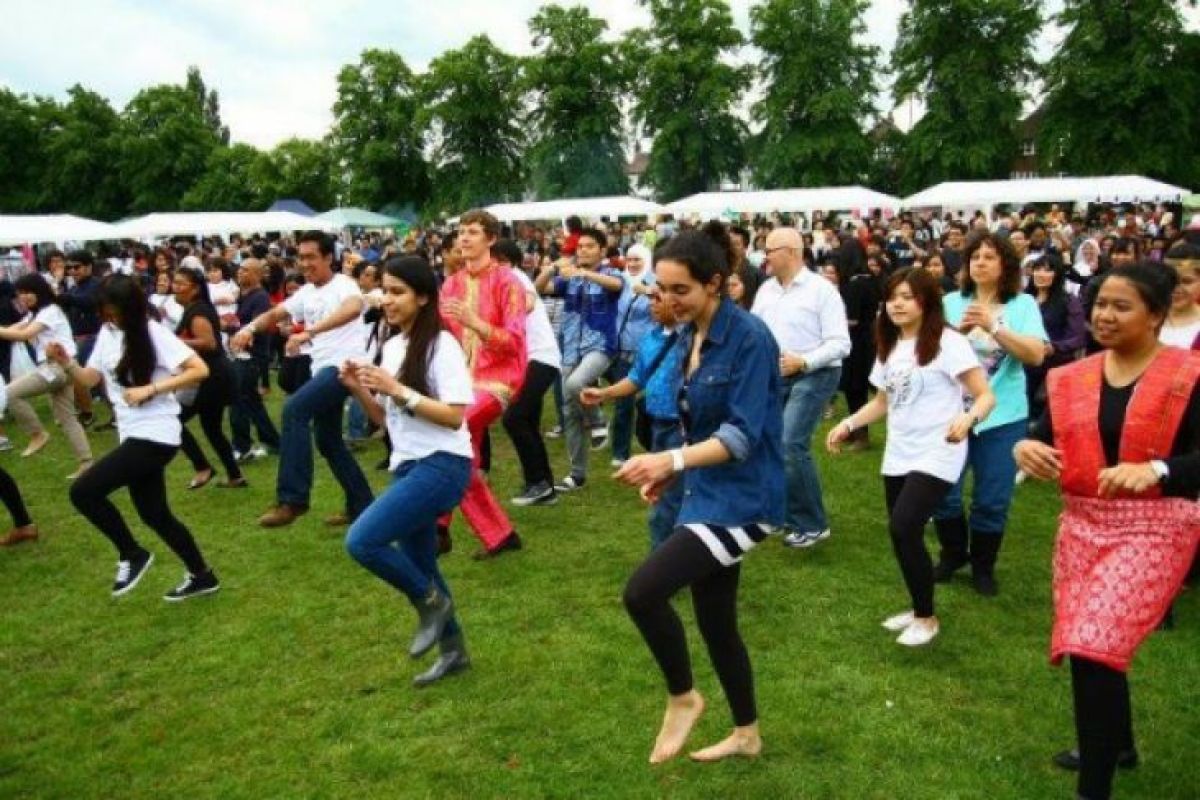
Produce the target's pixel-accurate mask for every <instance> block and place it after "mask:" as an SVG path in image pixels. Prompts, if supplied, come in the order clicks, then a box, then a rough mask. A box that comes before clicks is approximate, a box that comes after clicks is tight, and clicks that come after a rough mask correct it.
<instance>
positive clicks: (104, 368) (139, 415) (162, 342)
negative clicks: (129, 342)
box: [87, 320, 196, 447]
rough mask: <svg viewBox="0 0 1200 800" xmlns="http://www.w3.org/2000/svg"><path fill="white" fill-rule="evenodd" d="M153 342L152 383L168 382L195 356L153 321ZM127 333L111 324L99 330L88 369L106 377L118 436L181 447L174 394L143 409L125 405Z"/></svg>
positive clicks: (156, 396)
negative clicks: (122, 366) (121, 369)
mask: <svg viewBox="0 0 1200 800" xmlns="http://www.w3.org/2000/svg"><path fill="white" fill-rule="evenodd" d="M148 325H149V328H150V341H151V343H152V344H153V345H154V372H153V373H152V374H151V376H150V378H151V382H154V381H161V380H165V379H166V378H168V377H170V376H171V375H174V374H176V373H177V372H178V371H179V368H180V366H182V365H183V362H185V361H187V360H188V359H189V358H191V357H192V356H194V355H196V353H195V352H194V351H193V350H192V348H190V347H188V346H187V345H186V344H184V343H183V342H181V341H180V340H179V338H178V337H176V336H175V334H173V333H171V332H170V331H169V330H167V329H166V328H164V327H163V326H162V325H161V324H160V323H158V322H155V321H154V320H150V322H149V323H148ZM124 345H125V333H124V332H123V331H121V330H120V329H119V328H116V327H114V326H110V325H108V324H105V325H102V326H100V333H99V335H97V336H96V346H95V348H94V349H93V350H92V355H91V357H90V358H88V362H87V366H89V367H91V368H92V369H95V370H99V372H100V374H101V375H103V376H104V392H105V394H107V395H108V400H109V402H110V403H112V407H113V413H114V414H116V417H117V435H118V436H119V438H120V440H121V441H122V442H123V441H125V440H126V439H146V440H147V441H151V442H158V443H160V444H169V445H174V446H176V447H178V446H179V433H180V428H181V426H180V424H179V411H180V407H179V401H178V400H176V399H175V395H174V393H172V392H167V393H164V394H159V395H155V396H154V397H152V398H150V399H149V400H147V401H146V402H145V403H142V404H141V405H140V406H130V405H129V404H128V403H126V402H125V387H124V386H122V385H121V384H119V383H117V364H118V363H119V362H120V361H121V355H122V349H123V348H124Z"/></svg>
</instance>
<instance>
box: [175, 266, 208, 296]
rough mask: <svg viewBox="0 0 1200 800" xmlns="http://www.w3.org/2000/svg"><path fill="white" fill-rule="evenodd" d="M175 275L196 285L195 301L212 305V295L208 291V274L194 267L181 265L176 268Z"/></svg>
mask: <svg viewBox="0 0 1200 800" xmlns="http://www.w3.org/2000/svg"><path fill="white" fill-rule="evenodd" d="M175 277H181V278H183V279H185V280H187V281H188V282H189V283H191V284H192V286H195V287H196V289H197V293H196V299H195V301H194V302H195V303H203V304H204V305H207V306H211V305H212V295H211V294H209V293H208V276H206V275H205V274H204V273H202V272H201V271H200V270H198V269H194V268H192V267H180V268H179V269H177V270H175Z"/></svg>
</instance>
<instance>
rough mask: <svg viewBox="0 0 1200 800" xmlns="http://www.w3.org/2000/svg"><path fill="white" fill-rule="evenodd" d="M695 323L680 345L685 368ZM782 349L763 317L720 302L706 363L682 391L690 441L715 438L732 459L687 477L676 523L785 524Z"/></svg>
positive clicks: (703, 350) (703, 349)
mask: <svg viewBox="0 0 1200 800" xmlns="http://www.w3.org/2000/svg"><path fill="white" fill-rule="evenodd" d="M694 333H695V328H694V327H693V326H688V327H687V328H685V329H684V330H683V331H682V332H681V335H680V340H679V344H678V346H679V347H681V348H682V350H681V353H682V354H683V357H682V359H681V361H682V364H681V366H682V368H683V369H685V370H686V363H687V362H686V359H687V354H688V353H689V352H691V344H692V336H693V335H694ZM779 382H780V377H779V346H778V345H777V344H776V343H775V337H774V336H772V335H771V331H770V330H768V329H767V326H766V325H765V324H764V323H763V321H762V320H760V319H758V318H757V317H754V316H751V315H750V314H748V313H747V312H745V311H743V310H742V309H740V308H738V307H737V306H736V305H735V304H734V303H733V301H732V300H729V299H728V298H726V299H725V300H723V301H721V305H720V306H719V307H718V308H717V312H716V314H715V315H714V316H713V320H712V324H711V325H710V326H709V330H708V337H707V338H706V339H705V341H704V343H703V344H702V345H701V346H700V365H699V367H697V369H696V371H695V372H694V373H692V376H691V377H690V378H688V379H687V380H686V381H684V388H683V390H682V391H681V392H680V399H681V401H686V406H687V408H686V412H685V411H684V409H683V408H682V406H681V409H680V412H681V413H680V416H681V418H682V420H683V423H684V428H685V439H686V443H687V444H697V443H699V442H703V441H704V440H706V439H709V438H711V437H714V436H715V437H716V438H717V439H718V440H720V442H721V443H722V444H724V445H725V447H726V449H727V450H729V452H730V454H731V455H732V456H733V458H731V459H730V460H729V461H727V462H725V463H724V464H720V465H718V466H715V467H704V468H700V469H689V470H686V471H685V472H684V473H683V481H684V484H683V486H684V491H683V508H682V509H681V510H680V512H679V518H678V524H681V525H682V524H685V523H689V522H698V523H712V524H715V525H723V526H737V525H747V524H750V523H755V522H757V523H767V524H770V525H781V524H783V520H784V512H785V507H786V501H785V494H784V493H785V483H784V470H783V408H782V407H781V406H780V404H779Z"/></svg>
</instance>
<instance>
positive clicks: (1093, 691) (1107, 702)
mask: <svg viewBox="0 0 1200 800" xmlns="http://www.w3.org/2000/svg"><path fill="white" fill-rule="evenodd" d="M1071 690H1072V692H1073V693H1074V696H1075V733H1076V736H1078V738H1079V783H1078V784H1077V786H1076V789H1077V790H1078V792H1079V795H1080V796H1081V797H1086V798H1087V800H1108V798H1109V797H1110V796H1111V794H1112V780H1113V773H1114V772H1116V769H1117V756H1118V755H1119V754H1120V753H1121V752H1122V751H1125V750H1132V749H1133V712H1132V708H1131V706H1130V702H1129V681H1128V679H1126V677H1125V673H1124V672H1118V671H1117V670H1115V669H1112V668H1111V667H1106V666H1104V665H1103V664H1099V663H1097V662H1095V661H1090V660H1088V659H1086V658H1083V657H1081V656H1071Z"/></svg>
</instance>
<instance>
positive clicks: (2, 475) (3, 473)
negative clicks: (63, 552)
mask: <svg viewBox="0 0 1200 800" xmlns="http://www.w3.org/2000/svg"><path fill="white" fill-rule="evenodd" d="M7 404H8V397H7V393H6V392H5V391H4V387H3V386H0V413H3V411H4V407H5V406H6V405H7ZM0 502H2V503H4V507H5V508H7V509H8V513H9V516H11V517H12V521H13V527H12V530H10V531H9V532H8V533H6V534H5V535H4V538H3V539H0V547H12V546H13V545H15V544H20V543H21V542H32V541H34V540H36V539H37V538H38V529H37V525H34V524H33V519H32V518H31V517H30V516H29V510H28V509H27V508H25V498H23V497H22V496H21V488H20V487H19V486H17V482H16V481H15V480H13V477H12V476H11V475H9V474H8V471H7V470H5V469H4V468H3V467H0Z"/></svg>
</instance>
